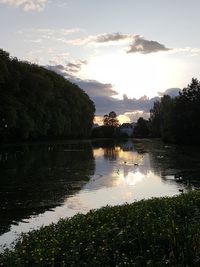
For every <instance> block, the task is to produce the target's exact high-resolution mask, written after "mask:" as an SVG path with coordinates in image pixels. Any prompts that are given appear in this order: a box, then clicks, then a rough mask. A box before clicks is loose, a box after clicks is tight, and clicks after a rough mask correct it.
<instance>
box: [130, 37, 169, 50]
mask: <svg viewBox="0 0 200 267" xmlns="http://www.w3.org/2000/svg"><path fill="white" fill-rule="evenodd" d="M169 50H171V48H167V47H165V46H164V45H163V44H160V43H159V42H157V41H150V40H146V39H145V38H144V37H142V36H140V35H136V36H135V37H134V40H133V43H132V44H131V45H130V47H129V50H128V51H127V53H142V54H149V53H156V52H160V51H169Z"/></svg>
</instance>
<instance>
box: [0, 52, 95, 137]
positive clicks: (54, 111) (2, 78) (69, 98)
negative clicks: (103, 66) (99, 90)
mask: <svg viewBox="0 0 200 267" xmlns="http://www.w3.org/2000/svg"><path fill="white" fill-rule="evenodd" d="M94 112H95V107H94V103H93V102H92V101H91V100H90V98H89V97H88V95H87V94H86V93H85V92H84V91H83V90H81V89H80V88H79V87H78V86H77V85H75V84H72V83H71V82H69V81H68V80H66V79H65V78H63V77H62V76H60V75H58V74H56V73H54V72H52V71H49V70H47V69H45V68H43V67H40V66H37V65H35V64H31V63H28V62H21V61H19V60H18V59H16V58H11V57H10V56H9V53H7V52H5V51H3V50H1V49H0V140H1V141H2V142H4V141H10V140H25V139H39V138H55V137H56V138H60V137H67V138H79V137H87V136H89V135H90V132H91V127H92V124H93V118H94Z"/></svg>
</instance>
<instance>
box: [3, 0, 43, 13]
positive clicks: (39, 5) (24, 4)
mask: <svg viewBox="0 0 200 267" xmlns="http://www.w3.org/2000/svg"><path fill="white" fill-rule="evenodd" d="M47 2H48V0H0V3H1V4H7V5H10V6H15V7H21V8H23V9H24V10H25V11H29V10H38V11H41V10H43V9H44V7H45V5H46V4H47Z"/></svg>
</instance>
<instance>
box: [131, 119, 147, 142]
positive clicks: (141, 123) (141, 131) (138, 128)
mask: <svg viewBox="0 0 200 267" xmlns="http://www.w3.org/2000/svg"><path fill="white" fill-rule="evenodd" d="M133 134H134V137H138V138H146V137H148V136H149V122H148V121H147V120H145V119H143V118H142V117H140V118H139V119H138V121H137V123H136V125H135V127H134V133H133Z"/></svg>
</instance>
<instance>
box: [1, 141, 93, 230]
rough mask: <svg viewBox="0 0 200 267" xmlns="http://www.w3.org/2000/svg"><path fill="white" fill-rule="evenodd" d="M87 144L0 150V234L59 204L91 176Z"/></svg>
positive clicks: (89, 149)
mask: <svg viewBox="0 0 200 267" xmlns="http://www.w3.org/2000/svg"><path fill="white" fill-rule="evenodd" d="M94 168H95V164H94V158H93V152H92V147H91V145H90V144H89V143H79V144H78V143H77V144H76V143H71V144H51V145H49V144H42V145H27V146H19V147H17V146H15V147H14V146H12V147H4V148H2V149H1V151H0V225H1V227H0V233H3V232H5V231H6V230H7V229H8V228H9V225H10V224H11V223H12V222H13V221H19V220H21V219H23V218H26V217H28V216H30V215H33V214H38V213H40V212H44V211H45V210H48V209H51V208H54V207H56V206H57V205H61V204H62V203H63V201H64V200H65V198H66V197H67V196H69V195H71V194H73V193H74V192H76V191H78V190H80V189H81V187H82V186H83V185H84V184H85V183H86V182H87V181H88V180H89V178H90V176H91V175H93V174H94Z"/></svg>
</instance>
